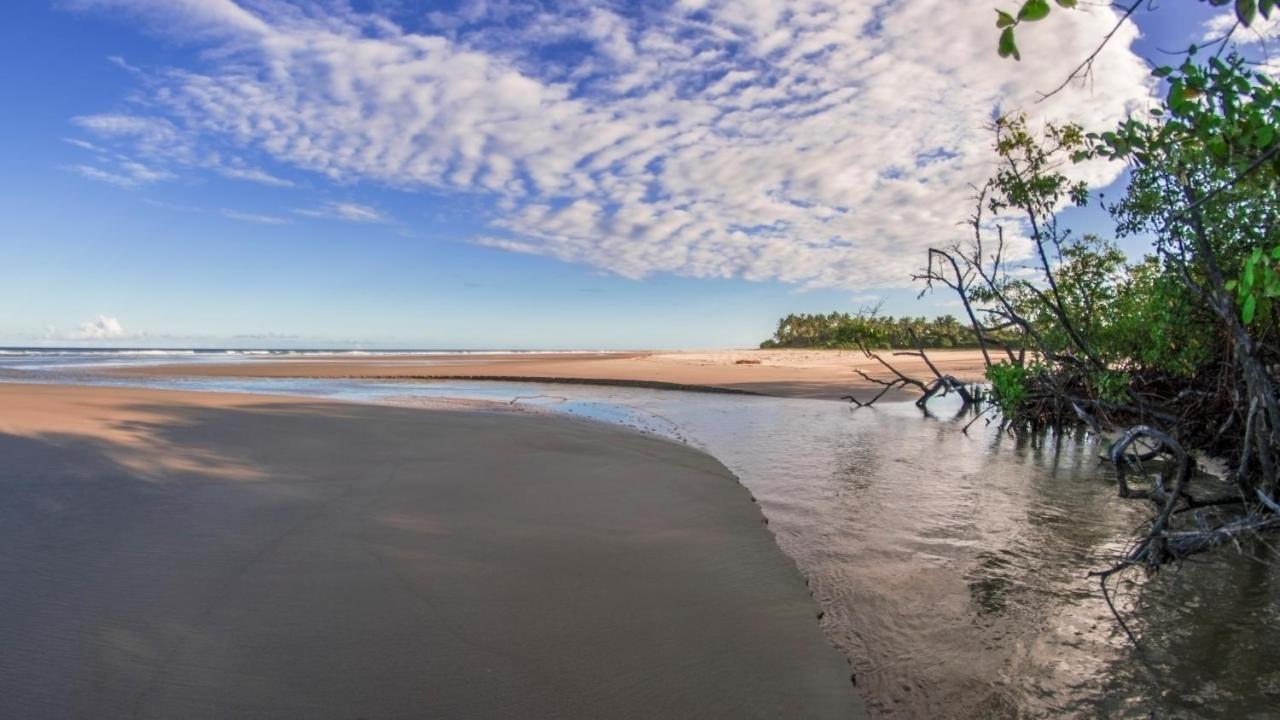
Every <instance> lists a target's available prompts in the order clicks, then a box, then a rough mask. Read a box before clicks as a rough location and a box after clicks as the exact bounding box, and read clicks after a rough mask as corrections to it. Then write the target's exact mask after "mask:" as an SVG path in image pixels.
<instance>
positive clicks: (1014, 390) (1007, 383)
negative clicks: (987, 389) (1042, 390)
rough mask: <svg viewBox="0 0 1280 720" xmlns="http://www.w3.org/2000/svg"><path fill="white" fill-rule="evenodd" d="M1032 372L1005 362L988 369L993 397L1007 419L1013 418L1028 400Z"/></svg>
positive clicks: (1024, 367)
mask: <svg viewBox="0 0 1280 720" xmlns="http://www.w3.org/2000/svg"><path fill="white" fill-rule="evenodd" d="M1030 376H1031V370H1030V369H1028V368H1027V367H1026V366H1024V365H1018V364H1015V363H1012V362H1008V361H1004V362H998V363H994V364H992V365H990V366H988V367H987V380H988V381H990V382H991V396H992V398H993V399H994V400H995V401H996V405H997V407H999V408H1000V412H1002V413H1004V415H1005V417H1012V415H1013V413H1014V412H1015V411H1016V410H1017V408H1018V407H1019V406H1020V405H1022V403H1023V402H1024V401H1026V399H1027V395H1028V391H1029V389H1030V383H1029V382H1028V379H1029V377H1030Z"/></svg>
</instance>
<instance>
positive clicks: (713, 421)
mask: <svg viewBox="0 0 1280 720" xmlns="http://www.w3.org/2000/svg"><path fill="white" fill-rule="evenodd" d="M0 364H2V363H0ZM68 373H71V374H68ZM37 377H41V378H45V379H47V380H54V379H64V378H68V377H69V378H72V379H77V380H79V381H81V382H92V383H101V382H110V383H112V384H129V385H146V386H150V387H170V388H184V389H192V390H222V391H251V392H259V393H262V392H266V393H284V394H291V395H305V396H309V397H322V398H331V399H336V400H360V401H373V402H387V403H395V404H408V405H414V404H423V403H429V402H432V401H433V400H438V399H440V398H451V399H462V400H470V401H484V402H491V403H502V404H503V405H506V406H512V405H519V406H536V407H537V408H538V409H539V410H540V411H554V412H563V413H566V414H572V415H577V416H584V417H590V418H593V419H597V420H603V421H607V422H613V423H618V424H622V425H627V426H630V427H633V428H636V429H638V430H641V431H644V432H652V433H657V434H660V435H664V436H667V437H670V438H673V439H677V440H680V441H683V442H688V443H690V444H692V445H694V446H696V447H699V448H701V449H704V450H706V451H708V452H710V453H711V454H712V455H714V456H716V457H717V458H718V459H720V460H721V462H723V463H724V464H725V465H726V466H728V467H729V468H730V469H731V470H733V471H734V472H735V473H736V474H737V475H738V477H739V478H740V479H741V480H742V482H743V484H744V485H746V487H747V488H749V489H750V491H751V492H752V493H753V494H754V496H755V497H756V498H757V500H758V501H759V502H760V504H761V507H762V509H763V511H764V513H765V515H766V517H767V518H768V519H769V521H770V528H771V529H772V530H773V532H774V533H775V535H776V537H777V541H778V544H779V545H780V546H781V547H782V549H783V550H784V551H785V552H786V553H787V554H788V555H790V556H791V557H792V558H793V559H794V560H795V561H796V563H797V564H798V565H799V567H800V569H801V570H802V571H803V573H804V574H805V576H806V577H807V578H808V579H809V582H810V587H811V589H812V591H813V593H814V596H815V598H816V599H817V601H818V602H819V604H820V605H821V607H822V609H823V611H824V617H823V618H822V621H821V622H822V626H823V629H824V630H825V631H826V632H827V634H828V636H829V637H830V638H831V640H832V642H833V643H835V644H836V645H837V646H838V647H840V649H841V650H843V651H844V652H845V653H846V654H847V655H848V656H849V657H850V658H852V660H853V664H854V668H855V672H856V675H857V679H858V686H859V688H860V689H861V691H862V692H863V694H864V695H865V696H866V698H867V700H868V702H869V704H870V705H871V707H872V710H873V712H874V713H876V714H877V715H880V716H884V717H939V718H1017V717H1099V716H1101V717H1147V716H1148V715H1149V714H1150V713H1151V712H1152V711H1155V712H1156V713H1157V715H1158V716H1160V717H1221V718H1248V717H1256V718H1264V717H1280V605H1278V604H1277V601H1276V598H1277V597H1280V592H1278V591H1280V576H1278V574H1277V572H1276V570H1275V569H1274V568H1273V567H1272V566H1270V565H1266V564H1264V563H1262V562H1261V559H1265V557H1266V553H1271V552H1272V551H1271V550H1269V549H1267V548H1265V547H1261V546H1258V547H1248V548H1245V552H1243V553H1234V552H1220V553H1217V554H1215V555H1213V556H1212V557H1209V558H1208V559H1205V560H1201V561H1198V562H1196V563H1188V564H1187V565H1185V566H1183V567H1182V568H1181V569H1178V570H1173V571H1167V572H1164V573H1161V574H1160V575H1158V576H1156V577H1155V578H1153V579H1151V580H1149V581H1147V582H1145V583H1143V584H1142V585H1141V586H1131V587H1127V588H1124V590H1123V592H1122V593H1121V596H1120V600H1119V604H1120V606H1121V608H1122V609H1123V610H1124V612H1125V614H1126V617H1127V618H1128V619H1129V622H1130V625H1131V627H1133V629H1134V630H1135V632H1137V633H1138V634H1139V635H1140V636H1141V637H1143V638H1144V640H1143V646H1142V648H1141V649H1135V648H1134V647H1132V646H1131V645H1129V644H1128V642H1127V641H1126V640H1125V639H1124V637H1123V635H1122V634H1121V633H1120V631H1119V630H1118V628H1117V626H1116V624H1115V623H1114V621H1113V620H1112V618H1111V615H1110V612H1109V611H1108V609H1107V607H1106V605H1105V604H1104V602H1103V600H1102V598H1101V596H1100V594H1099V593H1098V590H1097V584H1096V582H1095V581H1093V580H1089V579H1087V578H1086V574H1087V572H1088V571H1089V570H1091V569H1096V568H1099V567H1102V566H1104V565H1105V564H1106V561H1107V559H1108V557H1110V556H1111V555H1113V554H1114V553H1116V552H1117V551H1118V550H1119V542H1120V541H1122V540H1123V539H1124V538H1126V537H1128V536H1129V533H1130V532H1131V531H1132V530H1133V528H1134V527H1136V526H1137V525H1138V524H1139V523H1140V522H1141V521H1142V519H1143V517H1144V513H1145V511H1146V508H1145V507H1144V506H1142V505H1141V504H1140V503H1135V502H1133V501H1125V500H1121V499H1120V498H1118V497H1116V494H1115V486H1114V482H1113V479H1112V477H1111V476H1110V473H1109V471H1108V468H1107V467H1106V466H1105V465H1104V464H1103V463H1101V462H1100V461H1099V460H1098V459H1097V448H1096V447H1094V446H1093V445H1091V444H1090V443H1088V442H1085V441H1082V440H1080V439H1078V438H1074V437H1063V436H1049V437H1045V438H1040V439H1038V440H1036V441H1026V440H1017V439H1014V438H1012V437H1009V436H1007V435H1001V434H999V433H996V432H995V431H994V430H993V429H992V428H988V427H985V426H984V425H983V424H982V423H981V422H979V423H978V424H977V425H975V426H974V429H973V430H971V431H970V434H969V435H968V436H966V435H964V434H962V433H961V432H960V428H961V426H962V425H963V424H964V422H967V419H966V418H945V417H943V418H938V417H929V418H926V417H922V416H921V414H920V412H919V411H918V410H916V409H915V407H914V406H912V405H910V404H894V405H886V406H883V407H877V408H872V409H860V410H859V409H853V408H850V407H849V406H846V405H844V404H842V403H833V402H823V401H812V400H786V399H777V398H763V397H750V396H738V395H713V394H702V393H698V394H694V393H683V392H674V391H664V390H649V389H638V388H610V387H592V386H579V385H554V384H549V383H499V382H492V383H486V382H431V383H408V382H383V381H352V380H283V379H207V378H202V379H192V380H180V379H177V380H157V381H137V380H130V381H127V382H126V381H115V380H104V379H102V378H100V377H97V376H94V375H92V372H91V370H85V369H84V368H83V367H82V366H77V367H76V368H75V369H68V368H64V369H61V370H57V371H52V372H45V373H41V374H40V375H38V376H37ZM517 398H518V399H517ZM939 412H941V411H939Z"/></svg>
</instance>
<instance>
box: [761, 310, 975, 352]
mask: <svg viewBox="0 0 1280 720" xmlns="http://www.w3.org/2000/svg"><path fill="white" fill-rule="evenodd" d="M913 334H914V337H915V338H918V339H919V341H920V344H921V345H922V346H923V347H926V348H960V347H977V339H976V338H975V337H974V335H973V333H972V332H971V331H970V329H969V328H968V326H966V325H962V324H961V323H960V321H959V320H957V319H956V318H955V317H953V316H951V315H943V316H941V317H936V318H934V319H932V320H926V319H925V318H922V317H919V318H893V317H886V316H882V315H877V314H875V313H873V312H863V313H856V314H850V313H839V312H833V313H830V314H827V315H822V314H816V315H806V314H800V315H794V314H793V315H788V316H786V317H784V318H782V319H781V320H779V321H778V329H777V330H776V331H775V332H774V334H773V337H772V338H770V339H769V340H766V341H764V342H763V343H761V344H760V347H762V348H766V349H768V348H857V347H858V346H859V344H861V345H863V346H865V347H868V348H913V347H915V340H914V339H913Z"/></svg>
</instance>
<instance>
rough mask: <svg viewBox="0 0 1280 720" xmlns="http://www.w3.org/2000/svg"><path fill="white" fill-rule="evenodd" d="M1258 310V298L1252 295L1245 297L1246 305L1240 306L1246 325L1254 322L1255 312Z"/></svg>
mask: <svg viewBox="0 0 1280 720" xmlns="http://www.w3.org/2000/svg"><path fill="white" fill-rule="evenodd" d="M1257 311H1258V298H1256V297H1254V296H1253V295H1250V296H1249V297H1247V298H1245V300H1244V305H1243V306H1242V307H1241V308H1240V319H1241V320H1243V321H1244V324H1245V325H1248V324H1249V323H1252V322H1253V316H1254V313H1256V312H1257Z"/></svg>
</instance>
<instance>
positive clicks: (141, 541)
mask: <svg viewBox="0 0 1280 720" xmlns="http://www.w3.org/2000/svg"><path fill="white" fill-rule="evenodd" d="M0 398H2V399H3V403H2V404H0V447H2V448H3V453H0V456H3V457H4V458H6V460H5V463H6V464H7V465H8V466H9V468H10V473H9V474H10V476H11V479H10V480H9V481H8V482H7V483H6V484H4V485H0V493H3V494H4V495H6V496H7V497H5V498H4V502H0V508H2V509H0V518H8V519H9V520H11V521H13V522H7V523H0V548H4V549H3V550H0V553H4V554H6V555H7V556H8V557H9V561H8V562H6V563H4V564H2V565H0V568H3V569H0V574H3V576H4V577H3V582H0V607H3V608H5V610H6V612H5V613H3V614H0V635H3V636H5V637H7V638H10V643H9V646H8V649H7V651H6V657H7V658H8V659H7V660H0V695H4V696H5V697H6V698H9V700H10V701H11V702H13V703H14V705H13V706H12V707H14V708H15V709H16V710H20V711H21V712H22V714H23V715H24V716H26V717H35V718H39V717H77V716H79V717H88V716H95V717H98V716H101V717H109V716H118V715H129V714H133V715H137V716H142V717H166V716H184V717H200V716H217V715H222V716H226V715H228V714H230V715H245V714H255V713H256V714H259V715H261V714H263V713H266V714H274V715H281V714H285V715H295V716H296V715H307V716H311V717H352V716H358V715H362V714H363V715H367V716H376V717H410V716H415V717H417V716H424V715H430V714H432V713H433V712H435V713H440V714H444V715H449V716H457V717H486V716H493V715H494V714H495V713H496V714H502V713H505V712H511V711H514V710H515V709H516V708H519V711H520V713H521V714H522V715H523V716H526V717H556V716H562V715H564V714H576V715H579V716H587V715H600V714H605V715H609V716H615V717H642V716H648V715H652V714H653V713H654V712H658V713H660V714H667V715H672V716H674V715H679V716H690V715H708V714H713V715H724V714H731V715H734V716H741V717H783V716H806V717H853V718H856V717H862V716H863V713H864V712H865V711H864V709H863V708H862V705H861V702H860V701H859V700H858V699H857V697H856V695H855V693H854V691H853V689H852V686H851V685H850V683H849V671H850V670H849V667H848V665H847V662H842V660H844V658H843V656H841V655H840V653H839V652H838V651H837V650H835V648H834V647H833V646H832V645H831V644H830V643H829V642H828V641H827V639H826V638H825V637H824V636H823V633H822V632H821V630H820V628H819V625H818V623H817V622H816V621H815V617H816V616H817V614H818V608H817V604H816V602H815V601H814V600H813V599H812V597H811V596H810V595H809V593H808V592H807V590H806V588H805V583H804V581H803V577H802V576H801V575H800V573H799V570H798V569H797V568H796V567H795V565H794V563H793V562H792V561H791V559H790V558H788V557H787V556H786V555H784V554H783V552H782V551H781V549H780V548H778V546H777V544H776V543H775V541H774V538H773V537H772V533H771V532H770V531H769V530H768V529H767V528H766V527H765V526H764V524H763V523H762V520H763V516H762V515H761V514H760V511H759V508H758V506H756V505H754V504H753V503H752V502H751V500H750V493H749V491H747V489H746V488H745V487H744V486H742V485H741V483H740V482H739V481H738V480H737V478H736V477H735V476H734V475H733V474H732V473H730V472H729V471H728V470H727V469H725V468H724V466H723V465H722V464H721V463H720V462H719V461H717V460H715V459H714V458H712V457H711V456H709V455H706V454H705V453H702V452H698V451H696V450H693V449H691V448H689V447H687V446H683V445H680V444H678V443H675V442H670V441H668V440H665V439H661V438H653V437H647V436H644V435H641V434H639V433H633V432H629V431H626V430H624V429H621V428H618V427H616V426H610V425H606V424H602V423H597V422H594V421H587V420H578V419H573V418H563V417H555V416H551V415H542V414H538V415H526V414H523V413H502V412H483V411H481V412H475V411H463V412H459V411H456V410H455V411H449V410H440V409H423V408H396V407H389V406H381V405H365V404H360V403H354V402H352V403H347V402H341V401H336V402H334V401H316V400H310V399H306V398H299V397H290V396H276V395H256V396H255V395H242V394H237V393H201V392H185V391H169V390H148V389H136V388H120V387H105V386H97V387H85V386H69V385H53V384H47V385H43V384H42V385H21V384H8V383H6V384H0ZM495 449H500V450H499V451H498V452H494V450H495ZM517 468H518V470H517ZM727 481H732V482H731V483H730V482H727ZM50 598H57V600H56V601H55V602H49V599H50ZM75 628H78V629H75ZM495 670H497V671H498V673H497V675H495V674H494V672H495Z"/></svg>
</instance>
